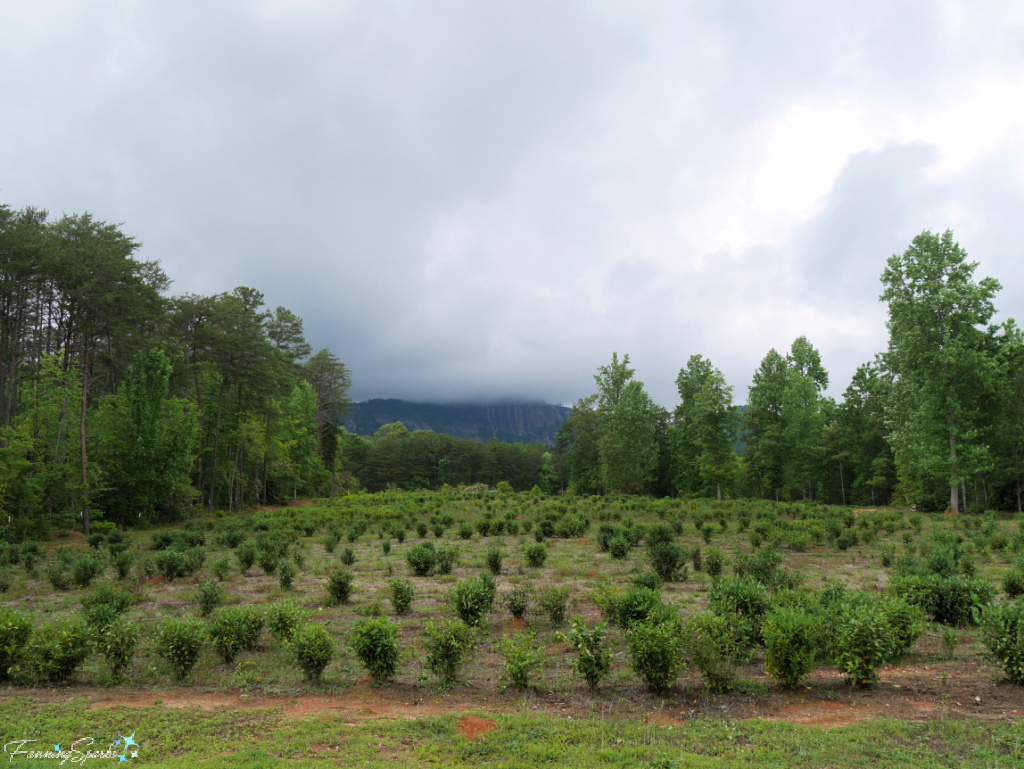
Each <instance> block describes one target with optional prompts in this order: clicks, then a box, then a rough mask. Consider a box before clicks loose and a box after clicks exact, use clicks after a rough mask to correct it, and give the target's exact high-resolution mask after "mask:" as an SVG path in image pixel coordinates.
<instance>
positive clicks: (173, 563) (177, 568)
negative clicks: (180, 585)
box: [153, 550, 187, 582]
mask: <svg viewBox="0 0 1024 769" xmlns="http://www.w3.org/2000/svg"><path fill="white" fill-rule="evenodd" d="M153 562H154V563H155V564H156V568H157V571H159V572H160V574H161V576H163V578H164V579H166V580H167V581H168V582H173V581H174V579H175V578H176V577H184V576H185V574H186V573H187V565H186V563H185V554H184V553H183V552H181V551H180V550H160V551H158V552H157V554H156V555H155V556H153Z"/></svg>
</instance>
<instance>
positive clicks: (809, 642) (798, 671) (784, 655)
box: [761, 606, 821, 689]
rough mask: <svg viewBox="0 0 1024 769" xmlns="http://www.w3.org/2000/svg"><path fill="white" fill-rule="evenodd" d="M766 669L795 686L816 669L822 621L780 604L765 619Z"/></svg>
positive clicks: (775, 676) (784, 684) (776, 677)
mask: <svg viewBox="0 0 1024 769" xmlns="http://www.w3.org/2000/svg"><path fill="white" fill-rule="evenodd" d="M761 634H762V636H763V637H764V644H765V658H764V662H765V668H767V670H768V675H770V676H771V677H772V678H774V679H775V680H776V681H777V682H778V683H779V684H780V685H781V686H784V687H787V688H790V689H791V688H794V687H795V686H797V684H799V683H800V682H801V681H802V680H803V679H804V678H806V677H807V676H808V675H809V674H810V672H811V671H812V670H813V669H814V664H815V660H816V659H817V657H818V651H819V647H820V644H821V620H820V618H819V617H817V616H816V615H814V614H810V613H808V612H806V611H804V610H802V609H799V608H795V607H785V606H784V607H776V608H774V609H772V610H771V611H770V612H769V613H768V615H767V616H766V617H765V619H764V623H763V625H762V626H761Z"/></svg>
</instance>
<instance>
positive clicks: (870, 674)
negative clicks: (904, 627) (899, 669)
mask: <svg viewBox="0 0 1024 769" xmlns="http://www.w3.org/2000/svg"><path fill="white" fill-rule="evenodd" d="M827 621H828V629H827V633H826V650H827V651H828V654H829V656H830V657H831V658H832V662H833V664H834V665H835V667H836V668H837V669H839V670H840V671H841V672H843V673H845V674H846V675H847V678H848V680H849V682H850V684H852V685H854V686H867V685H870V684H873V683H876V682H877V681H878V669H879V668H880V667H882V665H884V664H885V663H886V662H889V661H890V660H891V659H892V658H893V655H894V652H895V650H896V648H897V645H898V641H897V639H896V637H895V632H894V629H893V627H892V625H891V624H890V621H889V617H888V615H887V614H886V611H885V609H884V608H883V607H882V606H881V605H880V604H879V603H877V602H873V601H869V600H856V601H849V602H842V603H836V604H834V605H833V606H832V607H830V609H829V611H828V616H827Z"/></svg>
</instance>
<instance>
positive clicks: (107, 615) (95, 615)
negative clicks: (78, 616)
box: [82, 585, 135, 630]
mask: <svg viewBox="0 0 1024 769" xmlns="http://www.w3.org/2000/svg"><path fill="white" fill-rule="evenodd" d="M134 603H135V597H134V596H132V594H131V593H126V592H125V591H123V590H118V589H116V588H112V587H109V586H108V585H102V586H100V587H99V588H97V589H96V590H95V591H93V592H92V593H90V594H88V595H85V596H83V597H82V615H83V617H84V619H85V621H86V624H88V625H89V627H91V628H94V629H100V630H101V629H103V628H104V627H106V626H107V625H109V624H110V623H111V622H113V621H114V620H116V619H117V618H118V617H120V616H121V615H122V614H124V613H125V612H126V611H128V609H129V608H131V606H132V605H133V604H134Z"/></svg>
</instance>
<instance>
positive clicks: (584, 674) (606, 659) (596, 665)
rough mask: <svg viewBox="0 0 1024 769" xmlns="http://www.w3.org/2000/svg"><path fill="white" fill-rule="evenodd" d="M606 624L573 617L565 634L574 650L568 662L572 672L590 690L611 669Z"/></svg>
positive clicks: (610, 654)
mask: <svg viewBox="0 0 1024 769" xmlns="http://www.w3.org/2000/svg"><path fill="white" fill-rule="evenodd" d="M607 629H608V625H607V624H605V623H603V622H602V623H601V624H598V625H588V624H587V623H585V622H584V621H583V618H582V617H574V618H573V621H572V627H570V628H569V633H568V634H567V636H566V640H568V642H569V644H570V645H571V646H572V648H573V650H574V651H575V652H576V658H575V659H574V660H572V662H571V663H570V665H571V667H572V670H573V672H574V673H575V674H576V675H578V676H579V677H580V678H582V679H583V680H584V681H586V682H587V686H588V687H590V689H591V691H593V690H594V689H596V688H597V687H598V684H600V683H601V681H602V680H604V679H605V678H606V677H607V676H608V674H609V673H610V672H611V670H612V651H611V649H609V648H608V642H607V639H606V633H607Z"/></svg>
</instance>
